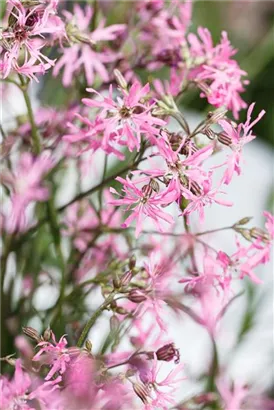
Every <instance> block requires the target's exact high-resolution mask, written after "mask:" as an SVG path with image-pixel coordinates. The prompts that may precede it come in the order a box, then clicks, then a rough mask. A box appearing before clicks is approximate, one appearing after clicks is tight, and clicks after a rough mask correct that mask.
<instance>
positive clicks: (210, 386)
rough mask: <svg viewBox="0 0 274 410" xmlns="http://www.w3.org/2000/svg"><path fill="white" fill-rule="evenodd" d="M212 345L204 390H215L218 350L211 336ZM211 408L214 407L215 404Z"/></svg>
mask: <svg viewBox="0 0 274 410" xmlns="http://www.w3.org/2000/svg"><path fill="white" fill-rule="evenodd" d="M212 347H213V355H212V362H211V366H210V370H209V375H208V380H207V386H206V391H208V392H214V391H215V390H216V377H217V375H218V371H219V359H218V350H217V346H216V342H215V340H214V338H213V337H212ZM213 408H216V406H215V407H213Z"/></svg>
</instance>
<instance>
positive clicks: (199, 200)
mask: <svg viewBox="0 0 274 410" xmlns="http://www.w3.org/2000/svg"><path fill="white" fill-rule="evenodd" d="M211 184H212V182H211V178H209V179H208V180H205V181H204V182H203V183H202V184H201V185H202V187H201V188H202V192H201V194H197V195H195V194H193V193H192V192H191V191H190V190H188V189H186V188H184V187H182V194H183V196H184V197H185V198H186V199H187V200H188V201H189V203H188V205H187V207H186V208H185V210H184V211H183V214H182V215H187V216H188V215H190V214H192V212H195V211H196V212H198V214H199V218H200V222H201V223H203V222H204V219H205V214H204V207H205V206H206V205H212V204H213V203H216V204H219V205H224V206H232V205H233V203H232V202H230V201H225V200H224V199H219V198H217V197H216V196H217V195H218V194H222V193H224V192H223V191H220V190H219V186H218V187H217V188H212V187H211Z"/></svg>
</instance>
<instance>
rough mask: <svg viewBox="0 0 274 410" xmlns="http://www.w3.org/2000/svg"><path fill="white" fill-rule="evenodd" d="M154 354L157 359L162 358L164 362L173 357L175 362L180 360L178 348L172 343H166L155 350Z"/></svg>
mask: <svg viewBox="0 0 274 410" xmlns="http://www.w3.org/2000/svg"><path fill="white" fill-rule="evenodd" d="M156 356H157V359H158V360H163V361H164V362H170V361H171V360H173V359H174V361H175V363H179V361H180V353H179V350H178V349H176V348H175V345H174V343H168V344H166V345H164V346H162V347H160V349H158V350H157V351H156Z"/></svg>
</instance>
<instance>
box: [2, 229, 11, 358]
mask: <svg viewBox="0 0 274 410" xmlns="http://www.w3.org/2000/svg"><path fill="white" fill-rule="evenodd" d="M11 247H12V236H9V237H7V241H6V247H5V251H4V254H3V256H2V258H1V262H0V329H1V333H2V336H1V337H0V352H1V353H0V354H1V355H5V354H6V353H7V352H6V348H7V343H6V342H7V338H6V335H5V330H6V325H5V319H6V307H5V292H4V282H5V273H6V268H7V262H8V257H9V254H10V250H11Z"/></svg>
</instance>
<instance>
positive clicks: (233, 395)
mask: <svg viewBox="0 0 274 410" xmlns="http://www.w3.org/2000/svg"><path fill="white" fill-rule="evenodd" d="M216 384H217V388H218V391H219V393H220V395H221V398H222V400H223V402H224V407H223V408H224V410H236V409H237V410H241V409H242V408H244V407H242V405H243V404H244V402H245V400H246V398H247V395H248V394H249V391H248V388H247V386H245V385H243V384H240V383H233V384H232V385H231V386H230V385H229V383H228V382H227V381H226V380H224V379H219V380H218V381H217V383H216Z"/></svg>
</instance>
